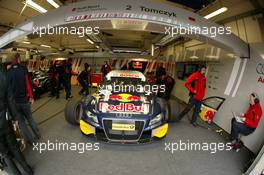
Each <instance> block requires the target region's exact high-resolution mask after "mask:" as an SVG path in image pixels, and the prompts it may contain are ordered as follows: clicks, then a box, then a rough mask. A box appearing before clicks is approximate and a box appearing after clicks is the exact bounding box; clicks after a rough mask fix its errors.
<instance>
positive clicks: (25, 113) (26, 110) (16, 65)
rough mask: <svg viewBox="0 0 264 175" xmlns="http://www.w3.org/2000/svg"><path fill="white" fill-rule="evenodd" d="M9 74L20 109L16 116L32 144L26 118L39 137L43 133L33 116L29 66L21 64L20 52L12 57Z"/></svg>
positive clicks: (10, 83)
mask: <svg viewBox="0 0 264 175" xmlns="http://www.w3.org/2000/svg"><path fill="white" fill-rule="evenodd" d="M7 74H8V77H9V79H8V81H9V82H8V83H9V87H10V88H11V91H12V93H13V94H14V98H15V104H16V108H17V110H18V115H16V116H14V117H16V119H17V120H18V124H19V127H20V129H21V131H22V133H23V135H24V137H25V139H26V141H27V142H28V143H29V144H30V145H32V144H33V140H34V138H33V136H32V134H31V132H30V130H29V129H28V128H27V126H26V121H25V120H27V121H28V123H29V126H30V127H31V129H32V131H33V133H34V135H35V137H36V138H37V139H39V138H40V137H41V135H40V132H39V129H38V127H37V124H36V123H35V121H34V119H33V118H32V112H31V106H30V104H33V103H34V98H33V94H32V89H31V86H30V83H29V78H28V73H27V68H26V67H24V66H21V65H20V55H19V54H18V53H17V54H15V55H14V57H13V58H12V66H11V68H10V69H9V70H8V72H7Z"/></svg>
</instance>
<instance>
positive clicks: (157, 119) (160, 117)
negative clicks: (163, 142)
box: [149, 113, 163, 126]
mask: <svg viewBox="0 0 264 175" xmlns="http://www.w3.org/2000/svg"><path fill="white" fill-rule="evenodd" d="M162 118H163V114H162V113H160V114H159V115H157V116H156V117H154V118H153V119H151V120H150V122H149V125H150V126H151V125H154V124H156V123H158V122H160V121H161V119H162Z"/></svg>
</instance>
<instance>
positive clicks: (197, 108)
mask: <svg viewBox="0 0 264 175" xmlns="http://www.w3.org/2000/svg"><path fill="white" fill-rule="evenodd" d="M201 105H202V102H201V101H198V100H195V99H194V98H193V97H190V99H189V102H188V104H187V106H186V107H185V109H184V110H183V111H182V112H181V113H180V114H179V116H178V120H181V119H182V118H183V117H184V116H185V115H186V114H187V113H188V112H189V111H190V110H191V109H192V107H193V106H194V111H193V115H192V120H191V123H196V121H197V118H198V115H199V113H200V110H201Z"/></svg>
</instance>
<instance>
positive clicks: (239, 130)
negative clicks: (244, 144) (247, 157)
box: [231, 118, 255, 141]
mask: <svg viewBox="0 0 264 175" xmlns="http://www.w3.org/2000/svg"><path fill="white" fill-rule="evenodd" d="M231 125H232V126H231V138H232V141H233V140H236V141H238V135H239V134H243V135H245V136H247V135H249V134H251V133H252V132H254V131H255V129H254V128H250V127H248V126H246V125H245V124H244V123H240V122H237V121H236V119H235V118H233V119H232V123H231Z"/></svg>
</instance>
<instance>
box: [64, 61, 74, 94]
mask: <svg viewBox="0 0 264 175" xmlns="http://www.w3.org/2000/svg"><path fill="white" fill-rule="evenodd" d="M72 75H73V72H72V59H71V58H69V59H68V60H67V62H66V64H65V80H66V84H67V86H66V88H67V92H68V98H72V96H71V77H72ZM66 98H67V97H66Z"/></svg>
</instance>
